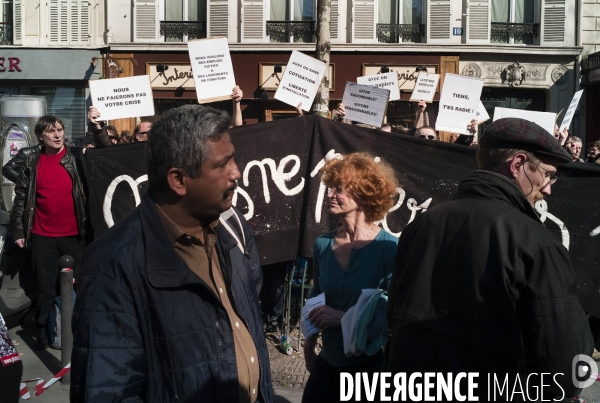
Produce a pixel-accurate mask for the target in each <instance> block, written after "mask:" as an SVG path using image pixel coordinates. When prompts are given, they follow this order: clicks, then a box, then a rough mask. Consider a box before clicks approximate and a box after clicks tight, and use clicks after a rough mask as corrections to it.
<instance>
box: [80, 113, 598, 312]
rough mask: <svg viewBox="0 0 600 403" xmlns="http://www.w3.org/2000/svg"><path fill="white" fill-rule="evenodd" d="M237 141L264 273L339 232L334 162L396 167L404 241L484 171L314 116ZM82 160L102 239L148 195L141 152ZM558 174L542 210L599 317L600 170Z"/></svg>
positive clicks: (254, 130)
mask: <svg viewBox="0 0 600 403" xmlns="http://www.w3.org/2000/svg"><path fill="white" fill-rule="evenodd" d="M231 137H232V142H233V144H234V145H235V148H236V161H237V163H238V166H239V168H240V172H241V173H242V178H241V179H240V180H239V188H238V192H237V195H236V198H235V199H234V203H235V205H236V206H237V207H238V208H240V209H241V210H242V212H243V213H244V214H245V216H246V218H247V220H248V222H249V224H250V226H251V227H252V229H253V231H254V233H255V235H256V240H257V245H258V249H259V253H260V256H261V262H262V263H263V264H268V263H275V262H279V261H284V260H292V259H293V258H294V257H296V256H298V255H302V256H311V255H312V244H313V241H314V239H315V237H316V236H318V235H320V234H322V233H324V232H326V231H330V230H332V229H334V228H336V227H337V226H339V225H340V223H339V222H338V221H336V218H335V217H332V216H331V215H329V214H328V213H327V208H326V194H325V188H324V187H323V186H322V185H321V183H320V179H319V175H318V170H319V168H320V167H321V166H322V164H323V161H324V157H325V155H327V154H330V155H333V154H335V153H340V154H347V153H350V152H354V151H366V152H369V153H371V154H372V155H373V157H379V158H381V159H383V160H385V161H387V162H389V163H390V164H391V165H392V167H393V168H394V169H395V171H396V173H397V175H398V178H399V180H400V186H401V188H400V199H399V201H398V203H397V205H396V206H394V207H393V208H392V209H391V210H390V212H389V213H388V214H387V216H386V218H385V219H384V220H383V221H382V223H381V225H382V226H383V227H384V228H385V229H386V230H388V231H389V232H391V233H392V234H395V235H397V236H399V235H400V233H401V231H402V229H403V228H404V227H405V226H406V225H407V224H408V223H409V222H410V221H412V220H413V219H414V218H415V217H416V216H417V215H418V214H422V213H423V212H425V211H426V210H427V209H428V208H429V207H431V206H433V205H435V204H437V203H440V202H442V201H444V200H448V199H449V198H450V197H451V196H452V194H454V192H455V191H456V189H457V188H458V184H459V182H460V181H461V180H462V179H463V178H464V177H465V176H466V175H467V174H468V173H469V172H471V171H472V170H474V169H476V168H477V165H476V161H475V153H476V149H475V148H472V147H466V146H461V145H454V144H450V143H444V142H437V141H430V140H424V139H418V138H413V137H408V136H402V135H398V134H394V133H386V132H381V131H378V130H374V129H365V128H361V127H357V126H350V125H347V124H344V123H341V122H334V121H331V120H327V119H323V118H319V117H316V116H305V117H301V118H293V119H288V120H283V121H277V122H269V123H260V124H256V125H249V126H242V127H238V128H235V129H232V131H231ZM83 160H84V165H85V168H84V171H85V175H86V178H87V183H88V187H89V193H90V194H89V205H90V210H91V221H92V226H93V227H94V231H95V235H96V237H97V236H98V235H99V234H101V233H102V232H104V231H105V230H106V229H107V228H108V227H109V226H110V225H111V222H117V221H118V220H119V219H120V218H121V217H123V216H124V215H125V214H126V213H127V212H128V211H130V210H131V209H133V207H134V206H135V205H136V197H141V195H142V194H143V192H144V191H145V189H146V187H147V182H146V181H145V180H146V178H145V177H144V175H145V153H144V145H143V144H136V145H123V146H115V147H109V148H105V149H100V150H89V151H87V152H86V154H85V158H84V159H83ZM558 174H559V176H560V178H559V180H558V181H557V182H556V184H554V185H553V186H552V195H550V196H549V197H547V198H546V200H545V201H543V202H540V203H539V204H538V206H537V207H538V210H539V211H540V212H541V213H540V214H541V217H542V220H543V221H544V223H545V224H546V226H547V227H548V229H549V230H551V231H552V232H554V233H555V234H556V236H557V237H558V238H559V239H561V240H562V242H563V244H564V245H565V246H566V247H567V248H568V249H569V252H570V254H571V258H572V260H573V264H574V266H575V268H576V270H577V272H578V278H579V287H580V293H581V302H582V304H583V305H584V307H585V308H586V310H590V311H592V312H595V313H596V314H597V315H598V316H600V305H599V304H596V303H595V300H598V302H600V299H599V298H597V297H598V296H599V291H598V290H599V289H600V276H598V275H597V274H596V271H597V269H598V264H599V263H598V262H599V261H600V247H599V242H598V241H599V237H600V217H599V216H598V211H600V209H599V203H600V167H597V166H594V165H592V164H579V163H574V164H568V165H566V166H564V167H562V166H561V167H560V168H559V173H558ZM134 189H135V190H134ZM596 233H598V234H596ZM596 305H599V307H598V308H597V307H596Z"/></svg>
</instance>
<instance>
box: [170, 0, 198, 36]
mask: <svg viewBox="0 0 600 403" xmlns="http://www.w3.org/2000/svg"><path fill="white" fill-rule="evenodd" d="M164 1H165V18H164V21H161V22H160V32H161V34H162V35H164V36H165V42H187V40H188V39H197V38H206V21H207V18H206V13H207V10H206V0H164Z"/></svg>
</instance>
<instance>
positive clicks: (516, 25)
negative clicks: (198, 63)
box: [106, 0, 582, 128]
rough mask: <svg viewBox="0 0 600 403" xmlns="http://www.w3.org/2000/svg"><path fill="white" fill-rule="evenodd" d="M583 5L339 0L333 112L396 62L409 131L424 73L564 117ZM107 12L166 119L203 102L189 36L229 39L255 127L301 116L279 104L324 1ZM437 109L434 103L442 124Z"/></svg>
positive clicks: (113, 34)
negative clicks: (462, 79) (471, 83)
mask: <svg viewBox="0 0 600 403" xmlns="http://www.w3.org/2000/svg"><path fill="white" fill-rule="evenodd" d="M580 3H581V1H568V0H507V1H493V0H479V1H472V0H361V1H359V0H350V1H342V0H332V1H331V42H332V48H331V66H330V69H329V72H330V74H331V75H332V77H331V78H330V81H331V83H332V85H331V90H330V91H331V92H330V98H331V104H330V107H331V108H333V107H334V106H335V104H336V103H338V102H339V101H340V100H341V98H342V95H343V89H344V86H345V83H346V81H356V77H358V76H360V75H364V74H376V73H377V72H378V71H381V67H382V66H386V67H388V68H389V69H390V71H397V72H398V74H399V78H400V83H401V84H400V87H401V92H402V96H401V100H400V101H396V102H392V103H391V104H390V106H389V108H388V121H389V122H390V123H393V124H396V125H397V126H398V127H400V128H401V127H404V126H411V125H412V120H413V119H414V104H413V103H410V102H409V101H408V100H409V99H410V95H411V90H412V85H414V80H415V79H416V75H417V72H418V71H419V70H421V69H426V70H427V71H430V72H438V73H442V74H444V73H458V74H466V75H470V76H475V77H480V78H482V79H484V80H485V85H484V92H483V95H482V100H483V102H484V105H485V106H486V108H487V109H488V111H489V113H490V115H492V116H493V108H494V107H496V106H501V107H510V108H523V109H530V110H539V111H552V112H559V111H561V110H563V109H566V108H567V106H568V104H569V102H570V99H571V97H572V96H573V93H574V92H575V91H576V90H577V89H578V86H579V82H578V80H579V74H578V62H579V61H580V56H581V52H582V47H581V46H578V43H577V41H578V36H579V32H580V30H581V27H580V24H579V21H580V18H579V14H580V12H581V4H580ZM106 13H107V32H108V35H107V38H108V40H109V42H108V43H107V45H108V46H109V47H110V54H109V57H113V58H114V59H115V61H117V63H120V62H119V61H118V60H119V58H122V59H123V60H125V63H123V64H120V65H121V68H122V69H123V70H124V71H130V72H131V74H133V75H140V74H150V76H151V81H152V83H153V87H154V97H155V102H156V110H157V112H160V111H162V110H164V108H167V107H170V106H174V105H179V104H181V103H186V102H194V100H195V97H196V95H195V91H194V87H193V83H191V82H190V81H192V80H190V79H188V78H187V76H185V77H183V79H182V80H179V81H176V78H177V77H178V76H179V75H181V74H183V75H187V74H189V71H190V65H189V58H188V55H187V46H186V42H187V40H190V39H198V38H206V37H211V36H226V37H228V38H229V46H230V51H231V54H232V61H233V65H234V72H235V76H236V80H237V83H238V84H239V85H240V86H241V88H242V90H243V91H244V101H243V110H244V119H245V121H246V122H247V123H252V122H259V121H268V120H272V119H278V118H282V117H289V116H293V113H294V108H292V107H290V106H288V105H284V104H281V103H280V102H278V101H276V100H274V99H273V94H274V90H275V89H276V88H277V84H278V81H277V78H278V76H277V77H276V76H273V72H274V69H275V66H276V65H279V66H282V67H285V63H286V62H287V59H288V58H289V54H290V53H291V51H292V50H300V51H304V52H306V53H308V54H313V53H314V48H315V44H314V42H315V33H314V31H315V26H316V21H315V16H316V1H311V0H242V1H241V2H238V1H234V0H202V1H199V2H198V1H192V0H153V1H141V0H134V1H133V2H131V3H128V2H118V4H111V5H110V6H108V8H107V10H106ZM127 60H129V61H128V62H127ZM133 61H135V63H134V62H133ZM128 64H129V65H128ZM136 64H137V65H136ZM157 67H158V68H159V70H160V71H157V70H156V68H157ZM513 72H519V73H520V74H519V76H520V77H521V78H519V79H514V77H513V76H515V74H511V73H513ZM119 76H123V73H121V74H119ZM438 98H439V94H438V96H437V97H436V100H437V99H438ZM436 108H437V103H436V102H434V103H433V104H431V105H429V110H430V112H431V114H432V115H433V116H435V112H436Z"/></svg>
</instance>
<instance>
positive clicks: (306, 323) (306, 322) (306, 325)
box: [300, 292, 325, 339]
mask: <svg viewBox="0 0 600 403" xmlns="http://www.w3.org/2000/svg"><path fill="white" fill-rule="evenodd" d="M321 305H325V293H324V292H322V293H320V294H319V295H317V296H316V297H312V298H310V299H307V300H306V303H305V304H304V309H302V318H301V319H300V320H301V321H302V333H304V337H305V338H307V339H308V338H309V337H310V336H312V335H313V334H315V333H319V328H318V327H316V326H315V325H314V324H313V323H312V322H311V321H310V319H308V314H309V313H310V311H312V310H313V309H315V308H316V307H318V306H321Z"/></svg>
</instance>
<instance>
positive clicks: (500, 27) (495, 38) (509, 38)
mask: <svg viewBox="0 0 600 403" xmlns="http://www.w3.org/2000/svg"><path fill="white" fill-rule="evenodd" d="M539 29H540V24H534V23H515V22H492V27H491V39H492V42H493V43H510V44H515V43H516V44H525V45H533V43H534V39H533V38H534V37H537V36H538V35H539Z"/></svg>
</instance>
